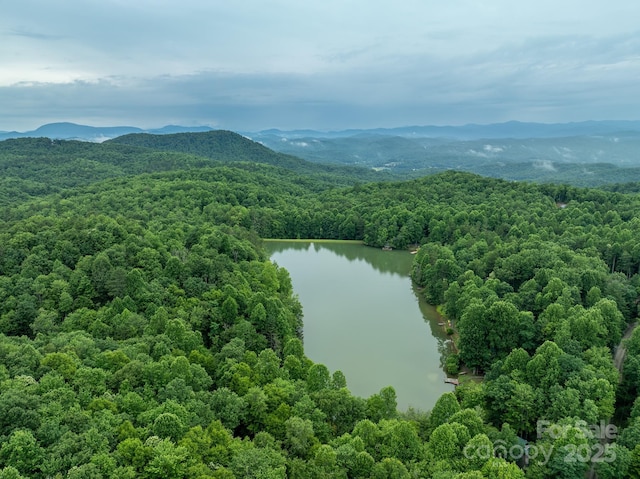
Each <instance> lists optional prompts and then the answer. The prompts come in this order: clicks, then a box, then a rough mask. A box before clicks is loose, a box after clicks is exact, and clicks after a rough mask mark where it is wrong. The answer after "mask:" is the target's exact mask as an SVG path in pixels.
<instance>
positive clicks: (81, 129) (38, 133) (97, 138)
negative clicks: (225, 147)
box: [0, 122, 213, 142]
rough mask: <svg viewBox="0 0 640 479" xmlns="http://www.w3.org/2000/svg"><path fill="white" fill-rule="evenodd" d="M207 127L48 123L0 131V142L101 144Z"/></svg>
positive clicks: (205, 127)
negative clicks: (135, 135)
mask: <svg viewBox="0 0 640 479" xmlns="http://www.w3.org/2000/svg"><path fill="white" fill-rule="evenodd" d="M212 129H213V128H211V127H209V126H178V125H167V126H164V127H162V128H156V129H151V130H143V129H142V128H136V127H134V126H106V127H101V126H86V125H77V124H75V123H68V122H62V123H48V124H46V125H42V126H41V127H39V128H37V129H35V130H32V131H25V132H18V131H0V140H7V139H9V138H41V137H45V138H51V139H54V140H81V141H93V142H102V141H105V140H108V139H111V138H116V137H118V136H122V135H128V134H130V133H151V134H155V135H165V134H171V133H198V132H204V131H211V130H212Z"/></svg>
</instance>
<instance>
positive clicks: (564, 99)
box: [0, 0, 640, 131]
mask: <svg viewBox="0 0 640 479" xmlns="http://www.w3.org/2000/svg"><path fill="white" fill-rule="evenodd" d="M639 19H640V2H639V1H638V0H607V1H604V0H535V1H532V0H517V1H516V0H485V1H482V0H448V1H443V0H321V1H320V0H319V1H316V0H180V1H178V0H58V1H52V0H19V1H17V0H16V1H12V2H8V1H7V2H5V5H4V6H3V8H2V14H1V15H0V65H1V67H0V130H19V131H24V130H28V129H33V128H36V127H37V126H39V125H41V124H43V123H48V122H54V121H72V122H76V123H83V124H89V125H96V126H107V125H132V126H140V127H144V128H150V127H159V126H163V125H166V124H182V125H189V126H191V125H210V126H213V127H216V128H227V129H232V130H244V131H249V130H258V129H266V128H282V129H296V128H315V129H325V130H327V129H342V128H371V127H392V126H406V125H447V124H450V125H459V124H465V123H493V122H501V121H507V120H520V121H539V122H547V123H551V122H566V121H581V120H588V119H622V120H625V119H629V120H630V119H633V120H637V119H640V22H639Z"/></svg>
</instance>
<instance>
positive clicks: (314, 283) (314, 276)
mask: <svg viewBox="0 0 640 479" xmlns="http://www.w3.org/2000/svg"><path fill="white" fill-rule="evenodd" d="M265 247H266V249H267V252H268V253H269V254H270V255H271V260H272V261H274V262H275V263H277V264H278V265H279V266H282V267H284V268H286V269H287V270H288V271H289V273H290V275H291V281H292V283H293V289H294V291H295V293H297V294H298V297H299V299H300V302H301V304H302V308H303V313H304V346H305V352H306V354H307V356H308V357H309V358H311V359H312V360H313V361H315V362H319V363H323V364H325V365H326V366H327V367H328V368H329V370H330V371H331V372H333V371H335V370H340V371H342V372H343V373H344V374H345V376H346V378H347V386H348V387H349V389H350V390H351V391H352V392H353V393H354V394H356V395H358V396H362V397H365V398H366V397H369V396H371V395H372V394H375V393H377V392H379V391H380V389H381V388H383V387H385V386H393V387H394V388H395V390H396V394H397V399H398V408H399V409H400V410H406V409H407V408H408V407H410V406H411V407H414V408H416V409H422V410H428V409H431V408H432V407H433V405H434V404H435V402H436V400H437V399H438V398H439V397H440V395H441V394H443V393H444V392H447V391H452V390H453V386H451V385H450V384H446V383H445V382H444V378H445V377H446V375H445V374H444V372H443V370H442V364H443V361H444V353H445V351H446V350H447V347H448V344H447V336H446V334H445V333H444V332H443V331H442V327H441V326H439V325H438V322H439V321H441V319H440V318H439V316H438V313H437V312H436V310H435V308H434V307H432V306H430V305H428V304H426V303H425V302H424V301H423V300H422V299H420V297H419V295H418V292H417V290H416V289H415V288H414V287H413V285H412V282H411V279H410V277H409V273H410V271H411V262H412V260H413V255H411V254H409V253H408V252H406V251H382V250H380V249H378V248H371V247H368V246H363V245H362V244H358V243H352V242H339V243H331V242H326V243H325V242H317V241H316V242H313V241H309V242H295V241H266V242H265Z"/></svg>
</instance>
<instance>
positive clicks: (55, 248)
mask: <svg viewBox="0 0 640 479" xmlns="http://www.w3.org/2000/svg"><path fill="white" fill-rule="evenodd" d="M185 138H186V137H184V136H180V135H175V136H174V135H168V136H167V137H166V138H162V141H161V142H160V140H159V139H158V138H154V137H152V136H146V135H140V136H135V135H134V136H131V137H123V138H122V139H121V140H119V141H114V142H110V143H105V144H99V145H98V144H83V143H80V142H65V141H56V142H52V141H51V140H48V139H20V140H10V141H5V142H0V165H1V168H2V171H3V175H2V182H3V190H2V191H3V194H2V198H1V200H2V202H3V209H2V217H1V218H0V478H5V477H6V478H9V477H11V478H19V477H36V478H38V477H41V478H45V477H70V478H84V477H92V478H93V477H95V478H98V477H114V478H115V477H118V478H125V477H131V478H134V477H149V478H174V477H175V478H182V477H185V478H186V477H190V478H193V477H196V478H197V477H201V478H206V477H215V478H233V477H237V478H244V477H253V478H284V477H290V478H325V477H336V478H369V477H372V478H387V477H389V478H411V477H425V478H426V477H437V478H442V479H445V478H459V479H462V478H482V477H485V478H498V477H499V478H519V477H531V478H543V477H566V478H582V477H584V475H585V473H586V472H587V471H588V469H589V468H590V467H591V465H595V468H596V470H597V472H598V477H603V478H624V477H638V475H639V474H640V419H639V416H640V409H639V408H640V406H639V405H638V404H640V403H638V402H637V401H636V398H637V396H638V388H640V332H638V330H634V331H633V333H632V334H631V336H630V337H629V339H628V340H624V341H622V338H623V335H624V334H625V332H626V331H627V329H628V327H629V325H632V324H633V323H634V322H635V321H636V320H637V313H638V297H639V294H638V293H639V288H640V276H639V275H638V273H639V271H640V247H638V245H637V241H636V238H637V237H638V236H639V234H640V219H639V218H638V215H637V212H638V211H640V199H639V198H638V197H637V196H636V195H635V194H625V193H621V192H609V191H604V190H600V189H583V188H577V187H570V186H566V185H539V184H528V183H514V182H508V181H504V180H498V179H492V178H483V177H480V176H477V175H473V174H470V173H461V172H444V173H441V174H437V175H433V176H428V177H424V178H419V179H414V180H410V181H402V182H400V181H394V182H392V181H385V182H375V183H374V182H370V180H371V179H372V177H371V176H368V175H372V174H373V173H370V172H366V171H365V170H360V169H357V168H355V169H349V170H342V169H341V168H340V167H319V168H316V167H315V166H309V165H307V164H305V163H299V162H298V160H296V159H294V158H292V157H286V158H285V159H284V160H283V161H282V162H279V161H276V160H279V159H280V158H281V157H280V156H278V155H277V154H275V153H273V152H269V150H266V149H264V148H263V147H261V146H260V145H257V146H256V145H252V146H251V147H248V148H246V149H245V148H244V147H243V145H246V144H247V143H250V142H248V140H246V139H243V138H242V137H240V136H239V135H235V136H234V135H233V134H231V135H230V134H226V133H207V134H202V135H201V136H195V137H191V138H197V139H200V142H201V144H198V143H197V142H196V143H194V144H188V143H185V142H183V140H184V139H185ZM227 142H228V143H227ZM229 145H231V146H229ZM227 146H229V148H228V149H227ZM255 152H258V153H259V154H257V156H256V153H255ZM272 159H274V161H271V160H272ZM237 160H240V161H237ZM300 165H302V166H300ZM45 176H46V181H45ZM387 179H388V178H387ZM5 186H6V188H5ZM627 189H628V190H630V191H632V190H633V189H634V187H633V186H630V187H628V188H627ZM261 238H335V239H359V240H363V241H364V242H365V243H366V244H368V245H371V246H375V247H383V246H388V247H393V248H407V247H409V246H419V250H418V253H417V254H416V255H415V260H414V267H413V272H412V276H413V279H414V280H415V281H416V282H417V283H418V284H419V285H421V287H423V288H424V289H423V294H424V295H425V297H426V298H427V299H428V300H429V301H430V302H431V303H432V304H436V305H441V306H442V308H443V311H444V312H445V314H446V316H447V318H448V319H449V320H450V321H451V322H452V328H453V330H454V337H455V340H456V344H457V348H458V353H457V354H456V355H455V356H454V357H452V358H451V363H455V365H463V366H466V367H468V368H470V370H475V371H476V372H479V373H482V374H484V381H482V382H473V381H467V382H463V384H462V385H461V386H460V387H458V388H457V389H456V391H455V393H448V394H445V395H444V396H442V397H441V398H440V400H438V402H437V403H436V405H435V406H434V407H433V409H432V411H397V409H396V401H395V392H394V390H393V388H392V385H389V387H386V388H383V389H382V390H381V391H380V392H379V393H378V394H374V395H373V396H371V397H369V398H360V397H356V396H353V395H352V394H351V393H350V392H349V390H348V388H347V384H348V379H349V378H345V377H344V375H343V374H342V373H341V372H340V371H334V372H331V371H328V370H327V368H326V367H325V366H323V365H322V364H315V363H313V362H312V361H311V360H309V359H308V358H307V357H306V356H305V354H304V348H303V322H302V321H303V311H302V309H301V306H300V304H299V303H298V301H297V299H296V296H295V294H294V291H293V289H292V285H291V281H290V279H289V276H288V273H287V272H286V271H285V270H284V269H282V268H279V267H277V266H276V265H274V264H272V263H271V262H270V261H269V260H268V258H267V257H266V255H265V253H264V250H263V249H262V246H261ZM621 342H622V344H623V345H624V347H625V348H626V351H627V354H626V358H625V359H624V364H623V369H622V371H623V373H622V375H621V374H620V373H619V370H618V369H617V368H616V365H615V364H614V362H613V353H614V351H616V350H617V349H618V348H619V345H620V344H621ZM448 363H449V362H448ZM601 422H603V423H607V424H608V423H609V422H612V424H615V426H616V427H617V428H618V429H617V431H618V432H619V434H617V437H615V438H612V439H613V440H612V441H610V442H600V439H601V437H599V436H598V435H597V434H596V435H593V434H589V432H590V431H589V430H587V429H586V428H585V427H582V425H593V424H600V423H601ZM541 424H542V425H545V426H544V427H542V428H541V427H540V425H541ZM558 431H561V433H558ZM523 440H527V441H529V446H530V451H538V452H540V456H538V458H537V459H536V458H534V457H531V460H530V461H529V464H528V466H527V467H525V468H524V469H522V468H521V467H522V466H523V465H524V463H523V458H522V454H520V455H518V454H517V452H518V451H524V449H523V446H522V442H521V441H523ZM498 445H500V446H501V447H497V446H498ZM518 448H520V449H518ZM487 451H489V453H487ZM494 452H495V454H494ZM545 452H548V454H547V455H544V454H543V453H545ZM543 459H544V460H543Z"/></svg>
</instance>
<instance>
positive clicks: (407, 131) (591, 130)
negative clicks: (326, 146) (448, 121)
mask: <svg viewBox="0 0 640 479" xmlns="http://www.w3.org/2000/svg"><path fill="white" fill-rule="evenodd" d="M627 131H631V132H640V121H625V120H603V121H582V122H574V123H526V122H520V121H508V122H505V123H491V124H487V125H476V124H468V125H461V126H433V125H431V126H403V127H398V128H373V129H360V130H337V131H315V130H291V131H282V130H277V129H271V130H262V131H260V132H254V133H252V132H245V133H243V134H246V135H247V136H250V137H251V138H253V139H255V140H258V141H259V140H260V138H261V137H274V136H280V137H284V138H289V139H291V138H309V137H312V138H345V137H353V136H361V135H376V136H399V137H403V138H443V139H450V140H480V139H495V138H514V139H516V138H521V139H522V138H561V137H567V136H594V135H609V134H612V133H619V132H627Z"/></svg>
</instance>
